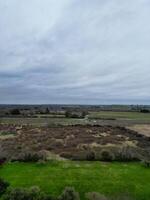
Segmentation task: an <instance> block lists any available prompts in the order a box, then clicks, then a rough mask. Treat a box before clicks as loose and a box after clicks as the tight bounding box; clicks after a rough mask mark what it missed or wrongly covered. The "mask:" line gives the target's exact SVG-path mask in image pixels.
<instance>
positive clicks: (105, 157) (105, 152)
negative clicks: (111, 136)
mask: <svg viewBox="0 0 150 200" xmlns="http://www.w3.org/2000/svg"><path fill="white" fill-rule="evenodd" d="M101 160H102V161H106V162H107V161H112V160H113V155H112V154H111V153H110V152H109V151H108V150H103V151H102V152H101Z"/></svg>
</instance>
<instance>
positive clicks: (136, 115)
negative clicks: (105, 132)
mask: <svg viewBox="0 0 150 200" xmlns="http://www.w3.org/2000/svg"><path fill="white" fill-rule="evenodd" d="M89 118H96V119H98V118H106V119H107V118H115V119H130V120H150V113H140V112H113V111H100V112H90V114H89Z"/></svg>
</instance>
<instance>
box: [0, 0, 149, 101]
mask: <svg viewBox="0 0 150 200" xmlns="http://www.w3.org/2000/svg"><path fill="white" fill-rule="evenodd" d="M0 104H150V1H149V0H125V1H121V0H82V1H81V0H0Z"/></svg>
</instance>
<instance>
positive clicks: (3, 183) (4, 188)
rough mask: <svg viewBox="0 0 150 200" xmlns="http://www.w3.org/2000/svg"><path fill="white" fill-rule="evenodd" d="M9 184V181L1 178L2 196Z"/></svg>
mask: <svg viewBox="0 0 150 200" xmlns="http://www.w3.org/2000/svg"><path fill="white" fill-rule="evenodd" d="M8 186H9V183H8V182H6V181H4V180H3V179H1V178H0V196H2V195H3V194H4V193H5V192H6V190H7V188H8Z"/></svg>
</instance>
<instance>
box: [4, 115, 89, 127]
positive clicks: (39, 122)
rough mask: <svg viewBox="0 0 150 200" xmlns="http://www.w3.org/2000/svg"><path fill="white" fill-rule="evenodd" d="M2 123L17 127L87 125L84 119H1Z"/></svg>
mask: <svg viewBox="0 0 150 200" xmlns="http://www.w3.org/2000/svg"><path fill="white" fill-rule="evenodd" d="M0 123H4V124H17V125H24V124H26V125H35V126H44V125H52V124H62V125H73V124H85V120H84V119H73V118H44V117H43V118H19V117H18V118H9V117H5V118H0Z"/></svg>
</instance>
